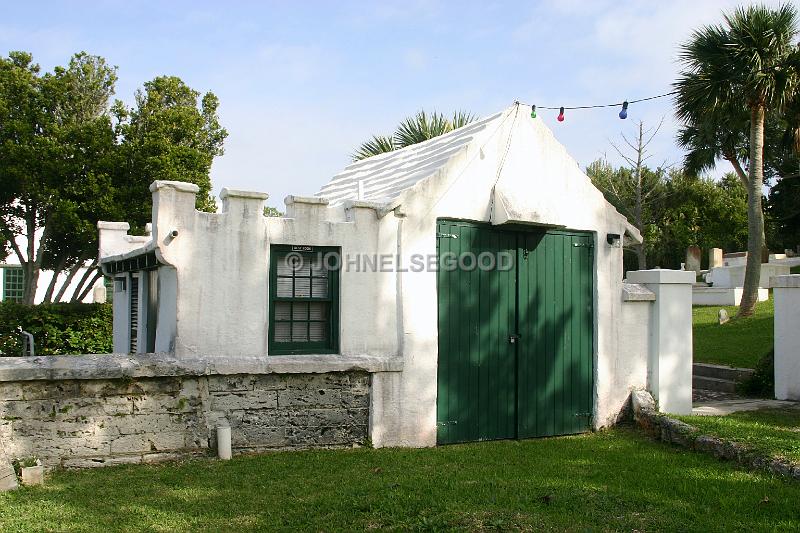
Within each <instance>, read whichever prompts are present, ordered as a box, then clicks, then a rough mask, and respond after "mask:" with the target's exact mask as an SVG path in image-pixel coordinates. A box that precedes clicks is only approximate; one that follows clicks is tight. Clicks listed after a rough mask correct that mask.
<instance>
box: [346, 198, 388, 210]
mask: <svg viewBox="0 0 800 533" xmlns="http://www.w3.org/2000/svg"><path fill="white" fill-rule="evenodd" d="M386 206H387V203H386V202H372V201H370V200H345V201H344V208H345V209H353V208H354V207H361V208H364V209H374V210H375V211H380V210H382V209H383V208H384V207H386Z"/></svg>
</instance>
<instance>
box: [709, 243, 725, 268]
mask: <svg viewBox="0 0 800 533" xmlns="http://www.w3.org/2000/svg"><path fill="white" fill-rule="evenodd" d="M721 266H722V248H712V249H710V250H709V251H708V269H709V270H711V269H712V268H717V267H721Z"/></svg>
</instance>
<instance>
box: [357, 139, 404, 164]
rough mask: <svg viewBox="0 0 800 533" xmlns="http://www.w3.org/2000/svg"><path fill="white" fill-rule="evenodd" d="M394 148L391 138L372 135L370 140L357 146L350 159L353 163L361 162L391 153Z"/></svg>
mask: <svg viewBox="0 0 800 533" xmlns="http://www.w3.org/2000/svg"><path fill="white" fill-rule="evenodd" d="M396 148H397V147H396V146H395V144H394V139H393V138H392V137H387V136H385V135H373V136H372V139H370V140H368V141H367V142H365V143H363V144H362V145H361V146H359V147H358V149H356V151H355V153H354V154H353V155H352V156H351V157H352V159H353V161H361V160H362V159H366V158H368V157H372V156H374V155H378V154H384V153H386V152H392V151H394V150H395V149H396Z"/></svg>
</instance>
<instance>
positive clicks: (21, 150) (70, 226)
mask: <svg viewBox="0 0 800 533" xmlns="http://www.w3.org/2000/svg"><path fill="white" fill-rule="evenodd" d="M115 80H116V72H115V69H114V68H112V67H109V66H107V65H106V64H105V61H104V60H103V59H102V58H99V57H96V56H90V55H88V54H85V53H81V54H76V55H75V56H73V58H72V59H71V60H70V62H69V65H68V67H66V68H57V69H55V71H54V72H53V73H47V74H44V75H42V74H41V73H40V69H39V66H38V65H36V64H34V63H33V60H32V57H31V55H30V54H27V53H23V52H12V53H10V54H9V57H8V58H7V59H5V58H0V184H1V185H0V231H2V234H3V239H4V241H5V243H6V246H7V247H9V248H11V249H12V250H13V252H14V253H15V254H16V255H17V258H18V259H19V261H20V263H21V264H22V266H23V269H24V271H25V280H26V283H25V296H24V301H25V302H26V303H32V302H33V297H34V294H35V290H36V286H37V283H38V277H39V272H40V270H41V269H42V268H53V269H55V270H59V271H61V270H64V269H65V268H68V267H71V266H75V265H76V264H77V263H79V262H82V261H84V260H85V259H86V258H87V257H90V255H88V256H87V254H90V253H96V249H97V247H96V230H94V231H91V230H92V229H93V227H94V225H95V223H96V221H97V218H98V217H102V216H108V215H110V214H113V209H111V210H109V209H108V208H112V207H113V205H114V204H113V200H112V198H113V193H112V187H111V181H112V177H111V175H110V173H109V172H110V169H111V168H113V165H112V164H110V160H109V156H110V153H111V151H112V150H113V147H114V139H113V133H112V131H111V123H110V120H109V118H108V116H107V114H104V113H105V111H106V110H107V107H108V105H107V104H108V99H109V98H110V96H111V95H112V94H113V85H114V82H115ZM88 233H91V235H94V237H92V236H91V235H89V234H88ZM20 235H22V236H25V237H26V238H27V247H26V249H20V247H18V246H17V244H16V242H15V239H16V237H17V236H20ZM86 238H88V239H89V240H88V243H87V242H86V240H85V239H86ZM48 292H49V293H50V294H52V286H51V287H49V288H48Z"/></svg>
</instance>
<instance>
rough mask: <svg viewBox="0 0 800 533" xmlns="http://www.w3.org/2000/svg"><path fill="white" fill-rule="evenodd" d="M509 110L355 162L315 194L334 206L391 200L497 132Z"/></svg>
mask: <svg viewBox="0 0 800 533" xmlns="http://www.w3.org/2000/svg"><path fill="white" fill-rule="evenodd" d="M512 109H513V108H512ZM508 113H509V111H508V110H506V111H503V112H500V113H496V114H494V115H492V116H489V117H487V118H484V119H481V120H479V121H477V122H473V123H472V124H467V125H466V126H463V127H461V128H458V129H457V130H453V131H451V132H450V133H447V134H445V135H441V136H439V137H435V138H433V139H430V140H427V141H425V142H421V143H418V144H414V145H412V146H408V147H406V148H403V149H400V150H395V151H393V152H388V153H385V154H380V155H376V156H372V157H369V158H367V159H362V160H361V161H356V162H355V163H353V164H351V165H349V166H347V167H345V169H344V170H343V171H342V172H340V173H339V174H337V175H336V176H334V177H333V179H331V181H330V182H328V184H327V185H325V186H324V187H322V188H321V189H320V190H319V192H318V193H317V194H316V196H319V197H323V198H326V199H328V201H329V202H330V205H331V206H335V205H338V204H341V203H343V202H344V201H345V200H367V201H373V202H378V203H390V202H392V201H393V200H395V199H397V197H398V196H400V194H401V193H402V192H403V191H405V190H407V189H410V188H411V187H413V186H414V185H415V184H417V183H418V182H420V181H421V180H424V179H425V178H427V177H429V176H432V175H433V174H435V173H436V171H437V170H439V169H440V168H442V167H444V166H445V165H447V163H448V161H450V160H451V159H452V158H453V157H455V156H456V155H457V154H458V153H459V152H461V151H462V150H463V149H464V148H465V147H467V146H468V145H469V144H470V143H472V142H473V141H474V140H476V139H478V138H484V136H485V135H487V134H488V135H491V134H492V133H494V132H495V131H496V130H497V128H498V127H499V126H500V124H501V123H502V121H503V117H504V116H505V115H507V114H508ZM359 184H360V185H361V188H362V194H361V197H359Z"/></svg>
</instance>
